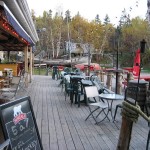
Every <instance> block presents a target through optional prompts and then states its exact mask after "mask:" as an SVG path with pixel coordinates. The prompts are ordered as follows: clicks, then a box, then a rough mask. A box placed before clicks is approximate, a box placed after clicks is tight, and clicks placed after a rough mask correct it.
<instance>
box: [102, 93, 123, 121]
mask: <svg viewBox="0 0 150 150" xmlns="http://www.w3.org/2000/svg"><path fill="white" fill-rule="evenodd" d="M99 96H100V98H102V99H105V100H107V102H108V114H109V112H110V113H111V117H112V120H114V118H113V113H112V106H113V101H116V100H123V99H124V96H123V95H120V94H115V93H108V94H106V93H102V94H100V95H99Z"/></svg>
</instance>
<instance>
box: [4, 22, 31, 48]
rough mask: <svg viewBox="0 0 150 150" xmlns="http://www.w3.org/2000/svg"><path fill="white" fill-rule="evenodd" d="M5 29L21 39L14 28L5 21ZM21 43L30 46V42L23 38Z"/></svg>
mask: <svg viewBox="0 0 150 150" xmlns="http://www.w3.org/2000/svg"><path fill="white" fill-rule="evenodd" d="M2 26H3V28H4V29H5V30H6V31H11V33H12V34H13V35H14V36H16V37H17V38H19V37H20V36H19V34H18V33H17V32H16V31H15V30H14V28H13V27H12V26H11V25H10V24H9V23H8V22H7V21H3V24H2ZM21 41H23V42H24V43H25V44H26V45H30V44H29V42H28V41H26V40H25V39H24V38H22V37H21Z"/></svg>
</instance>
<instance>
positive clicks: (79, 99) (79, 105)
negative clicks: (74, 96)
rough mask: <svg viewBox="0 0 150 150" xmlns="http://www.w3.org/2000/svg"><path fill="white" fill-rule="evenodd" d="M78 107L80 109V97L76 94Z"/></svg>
mask: <svg viewBox="0 0 150 150" xmlns="http://www.w3.org/2000/svg"><path fill="white" fill-rule="evenodd" d="M78 107H80V95H79V94H78Z"/></svg>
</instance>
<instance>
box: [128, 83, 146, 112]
mask: <svg viewBox="0 0 150 150" xmlns="http://www.w3.org/2000/svg"><path fill="white" fill-rule="evenodd" d="M128 86H129V87H131V86H138V87H139V88H140V91H139V92H138V93H137V102H138V105H139V106H140V107H141V110H142V111H143V112H144V108H145V104H146V94H147V90H148V82H147V81H145V80H139V85H138V80H130V81H129V83H128ZM129 96H130V97H132V98H133V99H136V95H135V94H134V95H132V93H129Z"/></svg>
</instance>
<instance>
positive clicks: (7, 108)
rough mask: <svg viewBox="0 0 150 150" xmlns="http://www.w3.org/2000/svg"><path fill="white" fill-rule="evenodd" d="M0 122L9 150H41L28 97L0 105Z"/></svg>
mask: <svg viewBox="0 0 150 150" xmlns="http://www.w3.org/2000/svg"><path fill="white" fill-rule="evenodd" d="M0 121H1V122H0V123H1V125H2V129H3V132H4V137H5V139H10V146H9V150H43V147H42V143H41V140H40V136H39V132H38V128H37V124H36V120H35V116H34V112H33V108H32V104H31V100H30V97H29V96H28V97H23V98H20V99H17V100H15V101H12V102H9V103H6V104H3V105H0Z"/></svg>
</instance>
